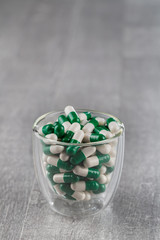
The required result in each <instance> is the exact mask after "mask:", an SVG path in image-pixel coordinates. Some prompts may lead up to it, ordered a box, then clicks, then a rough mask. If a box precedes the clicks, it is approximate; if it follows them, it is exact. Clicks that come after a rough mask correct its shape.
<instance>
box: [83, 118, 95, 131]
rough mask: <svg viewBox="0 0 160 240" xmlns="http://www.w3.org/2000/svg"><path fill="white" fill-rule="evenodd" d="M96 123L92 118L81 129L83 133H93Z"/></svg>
mask: <svg viewBox="0 0 160 240" xmlns="http://www.w3.org/2000/svg"><path fill="white" fill-rule="evenodd" d="M98 124H99V123H98V121H97V120H96V119H95V118H92V119H91V120H90V121H89V122H88V123H87V124H86V125H85V126H84V127H83V128H82V130H83V132H85V133H86V132H93V130H94V129H95V127H97V126H98Z"/></svg>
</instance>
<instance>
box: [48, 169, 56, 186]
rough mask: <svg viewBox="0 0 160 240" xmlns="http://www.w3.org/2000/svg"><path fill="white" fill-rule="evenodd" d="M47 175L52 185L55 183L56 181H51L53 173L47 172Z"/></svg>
mask: <svg viewBox="0 0 160 240" xmlns="http://www.w3.org/2000/svg"><path fill="white" fill-rule="evenodd" d="M47 177H48V179H49V181H50V183H51V184H52V186H53V185H55V184H56V183H55V182H54V181H53V174H52V173H50V172H47Z"/></svg>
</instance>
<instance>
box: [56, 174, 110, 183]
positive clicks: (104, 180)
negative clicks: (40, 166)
mask: <svg viewBox="0 0 160 240" xmlns="http://www.w3.org/2000/svg"><path fill="white" fill-rule="evenodd" d="M53 180H54V179H53ZM97 181H98V182H99V183H100V184H106V183H108V177H107V176H106V175H104V174H101V175H100V176H99V178H97Z"/></svg>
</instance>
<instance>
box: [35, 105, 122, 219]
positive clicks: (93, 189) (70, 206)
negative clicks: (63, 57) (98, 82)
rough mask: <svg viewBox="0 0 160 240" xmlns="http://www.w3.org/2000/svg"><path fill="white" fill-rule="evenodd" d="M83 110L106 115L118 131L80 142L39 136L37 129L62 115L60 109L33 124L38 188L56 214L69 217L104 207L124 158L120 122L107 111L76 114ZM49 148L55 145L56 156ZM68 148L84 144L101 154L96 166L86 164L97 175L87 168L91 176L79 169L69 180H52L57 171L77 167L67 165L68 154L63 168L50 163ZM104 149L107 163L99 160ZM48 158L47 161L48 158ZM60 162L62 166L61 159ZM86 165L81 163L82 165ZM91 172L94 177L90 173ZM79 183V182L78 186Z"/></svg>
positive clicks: (97, 210)
mask: <svg viewBox="0 0 160 240" xmlns="http://www.w3.org/2000/svg"><path fill="white" fill-rule="evenodd" d="M85 111H89V112H91V114H92V116H93V117H94V116H98V117H102V118H105V119H107V118H110V117H112V118H114V119H115V120H116V121H117V123H118V125H119V131H118V132H117V133H116V134H114V135H113V136H112V137H111V138H109V139H106V140H103V141H99V142H90V143H80V144H76V143H66V142H60V141H55V140H51V139H47V138H46V137H43V136H41V135H40V134H39V133H38V129H39V128H40V127H42V126H43V125H45V124H47V123H49V122H52V123H54V122H55V121H56V120H57V118H58V116H59V115H61V114H64V112H63V111H59V112H49V113H46V114H44V115H42V116H41V117H39V118H38V119H37V120H36V121H35V123H34V125H33V159H34V168H35V173H36V177H37V180H38V183H39V186H40V189H41V191H42V193H43V195H44V197H45V198H46V200H47V202H48V203H49V205H50V207H51V208H52V210H54V211H55V212H57V213H59V214H62V215H65V216H71V217H78V216H79V217H82V216H87V215H92V214H95V213H98V212H99V211H100V210H102V209H105V208H106V207H107V205H108V204H109V202H110V201H111V200H112V199H113V197H114V194H115V192H116V190H117V187H118V184H119V181H120V176H121V172H122V165H123V158H124V143H125V139H124V137H125V132H124V125H123V123H121V122H120V120H119V119H117V118H116V117H114V116H112V115H110V114H107V113H101V112H97V111H93V110H86V109H79V110H77V113H80V112H85ZM50 147H52V148H55V147H56V148H57V147H58V148H57V149H58V154H57V152H56V155H54V154H52V153H51V152H50V151H49V152H48V149H50ZM68 147H71V148H74V149H76V151H77V153H78V152H80V151H81V150H83V149H85V148H87V147H92V149H96V153H97V152H98V153H99V154H100V155H101V158H102V162H101V163H100V164H99V165H96V166H94V167H92V161H93V160H92V161H91V167H90V165H89V166H88V165H87V166H88V167H89V169H91V168H92V169H94V172H95V173H96V174H97V172H98V174H100V175H97V176H98V177H97V176H95V175H96V174H95V175H94V174H93V173H92V171H91V175H88V177H87V176H86V172H85V173H84V172H83V174H81V175H83V176H79V177H78V178H77V179H73V182H72V183H70V182H69V183H55V181H54V180H53V176H54V175H55V174H57V170H58V172H60V173H62V174H68V173H69V174H70V173H72V174H73V171H74V169H75V167H76V166H77V165H74V166H73V165H72V164H71V162H72V161H71V160H70V159H71V157H69V160H67V161H65V163H64V166H65V167H64V168H65V169H64V168H63V166H62V168H61V167H60V168H59V169H57V168H56V167H52V165H51V164H53V165H54V166H55V165H56V164H55V162H54V163H52V157H54V158H55V157H56V158H57V159H59V155H60V153H61V152H62V151H63V152H65V151H67V148H68ZM107 151H108V154H109V157H110V159H109V161H108V160H107V162H105V160H104V162H103V155H104V156H106V155H107ZM77 153H76V154H77ZM93 155H95V154H93ZM76 156H77V155H75V156H72V157H74V158H75V159H76ZM49 158H50V161H49V160H48V159H49ZM89 158H91V159H94V158H93V156H90V157H89ZM95 158H96V157H95ZM104 158H105V157H104ZM87 159H88V158H87ZM96 159H98V158H96ZM87 161H88V160H86V159H85V160H83V161H82V162H81V163H79V164H78V166H79V167H80V168H84V166H83V165H85V163H86V164H87ZM96 161H97V160H96ZM61 163H62V165H63V162H62V161H61ZM87 166H86V165H85V168H86V167H87ZM52 168H53V169H52ZM95 169H96V170H95ZM88 171H89V170H88ZM55 172H56V173H55ZM74 173H75V171H74ZM62 174H61V175H62ZM92 174H93V175H94V176H92ZM84 175H85V176H84ZM76 176H77V175H76ZM77 181H78V182H77ZM79 182H81V184H80V186H79ZM95 182H96V183H95ZM97 182H98V184H99V186H100V187H99V189H100V190H99V189H98V190H97ZM77 183H78V184H77ZM65 187H66V188H65ZM76 187H78V189H76ZM79 187H80V188H79ZM84 188H85V189H84ZM73 189H74V190H75V191H74V190H73ZM77 192H78V193H77Z"/></svg>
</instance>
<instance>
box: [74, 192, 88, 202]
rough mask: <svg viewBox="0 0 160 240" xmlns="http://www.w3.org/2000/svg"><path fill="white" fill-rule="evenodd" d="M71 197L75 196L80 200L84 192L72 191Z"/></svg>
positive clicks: (83, 196) (82, 198)
mask: <svg viewBox="0 0 160 240" xmlns="http://www.w3.org/2000/svg"><path fill="white" fill-rule="evenodd" d="M72 197H73V198H75V199H76V200H77V201H82V200H84V199H85V193H84V192H74V193H73V194H72Z"/></svg>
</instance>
